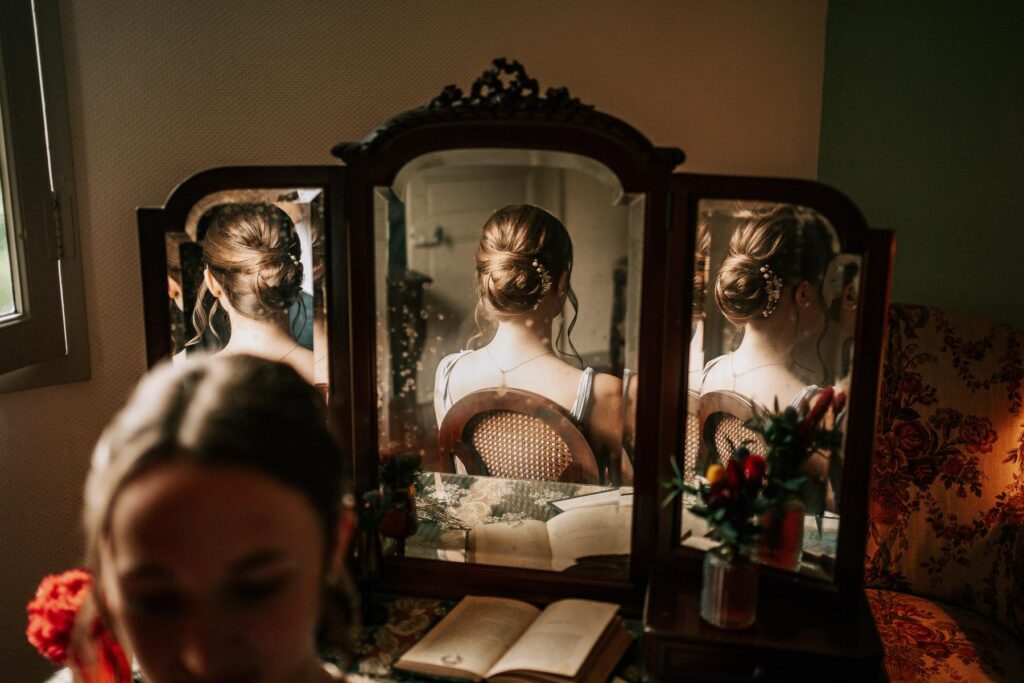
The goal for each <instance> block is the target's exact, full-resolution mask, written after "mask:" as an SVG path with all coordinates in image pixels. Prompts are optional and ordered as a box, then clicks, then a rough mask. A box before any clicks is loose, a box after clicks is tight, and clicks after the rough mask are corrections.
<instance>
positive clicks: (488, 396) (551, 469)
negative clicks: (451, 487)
mask: <svg viewBox="0 0 1024 683" xmlns="http://www.w3.org/2000/svg"><path fill="white" fill-rule="evenodd" d="M437 442H438V450H439V453H440V456H441V461H442V463H443V464H444V465H446V466H447V467H450V470H449V471H452V472H454V471H455V460H454V459H455V458H456V457H458V458H459V460H461V461H462V463H463V465H465V467H466V471H467V472H468V473H469V474H473V475H484V476H494V477H505V478H509V479H540V480H547V481H563V482H586V483H597V482H599V481H600V480H601V476H600V468H599V467H598V464H597V460H596V458H595V457H594V451H593V450H592V449H591V447H590V444H589V443H588V442H587V439H586V437H585V436H584V435H583V432H581V431H580V429H579V427H577V426H576V423H575V422H573V420H572V418H571V417H570V416H569V412H568V411H567V410H565V409H564V408H563V407H562V406H560V405H558V404H557V403H554V402H553V401H550V400H548V399H547V398H545V397H543V396H540V395H539V394H534V393H531V392H529V391H522V390H518V389H504V390H502V391H497V390H493V389H488V390H484V391H474V392H473V393H471V394H469V395H467V396H464V397H463V398H461V399H459V400H458V401H457V402H456V403H455V405H453V406H452V407H451V409H450V410H449V411H448V412H447V414H445V416H444V419H443V420H442V421H441V427H440V429H439V431H438V435H437Z"/></svg>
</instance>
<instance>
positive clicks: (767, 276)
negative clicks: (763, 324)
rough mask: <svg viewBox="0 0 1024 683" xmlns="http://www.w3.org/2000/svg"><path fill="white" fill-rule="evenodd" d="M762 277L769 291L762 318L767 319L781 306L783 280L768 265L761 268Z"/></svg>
mask: <svg viewBox="0 0 1024 683" xmlns="http://www.w3.org/2000/svg"><path fill="white" fill-rule="evenodd" d="M761 276H762V277H764V280H765V283H764V285H765V288H766V289H767V290H768V303H766V304H765V305H764V310H763V311H761V316H762V317H764V318H767V317H768V316H770V315H771V314H772V313H774V312H775V307H776V306H778V305H779V299H780V298H781V297H782V278H781V277H779V276H778V275H776V274H775V272H774V271H773V270H772V268H771V266H769V265H768V264H767V263H766V264H765V265H763V266H761Z"/></svg>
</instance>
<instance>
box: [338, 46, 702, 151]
mask: <svg viewBox="0 0 1024 683" xmlns="http://www.w3.org/2000/svg"><path fill="white" fill-rule="evenodd" d="M483 121H494V122H501V121H508V122H510V123H511V122H514V123H522V124H527V125H529V124H530V123H539V122H546V123H563V124H567V125H579V126H587V127H589V128H592V129H598V130H601V131H602V132H604V133H605V134H607V135H610V136H611V137H613V138H616V139H617V140H618V141H619V142H620V143H624V144H626V145H627V146H629V147H631V148H632V149H633V150H634V151H635V152H637V153H639V154H640V155H641V156H643V157H646V158H648V159H649V160H650V161H651V162H653V163H654V164H656V165H659V166H660V165H664V166H668V167H669V168H673V167H675V166H676V165H678V164H680V163H682V161H683V159H684V158H685V157H684V155H683V152H682V150H680V149H676V148H661V147H654V145H652V144H651V142H650V141H649V140H648V139H647V138H646V137H644V136H643V135H642V134H641V133H640V132H639V131H637V130H636V129H635V128H633V127H632V126H630V125H629V124H627V123H625V122H624V121H621V120H619V119H617V118H615V117H613V116H609V115H608V114H604V113H601V112H599V111H596V110H595V109H594V106H593V105H590V104H583V103H582V102H580V100H579V98H576V97H572V96H571V95H570V94H569V89H568V88H565V87H561V88H548V89H547V90H546V91H545V92H544V93H543V94H541V89H540V86H539V85H538V84H537V80H536V79H534V78H531V77H530V76H529V74H527V73H526V69H525V67H523V65H522V64H520V63H519V62H518V61H511V60H508V59H506V58H504V57H499V58H497V59H495V60H494V61H493V62H492V63H491V66H490V67H488V68H487V69H486V70H485V71H484V72H483V73H482V74H481V75H480V77H479V78H477V79H476V80H475V81H474V82H473V85H472V87H471V88H470V91H469V94H468V95H467V94H465V92H464V91H463V90H462V89H461V88H459V87H458V86H456V85H454V84H451V85H447V86H445V87H444V88H443V89H442V90H441V92H440V94H438V95H437V97H435V98H434V99H432V100H431V101H430V102H429V103H427V104H426V105H424V106H422V107H417V108H416V109H411V110H409V111H407V112H403V113H402V114H399V115H398V116H395V117H393V118H391V119H389V120H388V121H386V122H385V123H384V124H383V125H381V126H380V127H378V128H377V129H376V130H374V131H373V132H372V133H370V135H368V136H367V137H366V138H364V139H363V140H361V141H360V142H344V143H339V144H338V145H335V146H334V148H333V149H332V150H331V153H332V154H334V155H335V156H337V157H340V158H341V159H343V160H344V161H346V162H348V163H351V162H353V161H356V160H359V159H365V158H366V157H367V156H368V155H370V154H371V153H372V151H373V150H374V149H375V148H376V147H378V146H379V145H381V144H382V143H383V140H385V139H388V138H390V137H392V136H395V135H400V134H401V133H403V132H405V131H406V130H408V129H410V128H413V127H415V126H422V125H428V124H434V123H472V122H483Z"/></svg>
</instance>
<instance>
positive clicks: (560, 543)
mask: <svg viewBox="0 0 1024 683" xmlns="http://www.w3.org/2000/svg"><path fill="white" fill-rule="evenodd" d="M632 523H633V508H632V507H625V506H621V505H618V504H613V505H599V506H596V507H580V508H575V509H572V510H566V511H565V512H563V513H561V514H559V515H555V516H554V517H552V518H551V519H550V520H548V521H547V522H539V521H537V520H534V519H527V520H523V521H518V522H498V523H495V524H482V525H479V526H476V527H473V529H472V530H471V531H470V532H469V560H470V561H471V562H478V563H480V564H500V565H504V566H506V567H524V568H527V569H548V570H550V569H554V570H555V571H563V570H565V569H568V568H569V567H571V566H572V565H574V564H576V563H577V560H579V558H582V557H590V556H594V555H603V556H607V555H621V556H628V555H629V534H630V528H631V525H632Z"/></svg>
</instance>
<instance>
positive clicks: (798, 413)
mask: <svg viewBox="0 0 1024 683" xmlns="http://www.w3.org/2000/svg"><path fill="white" fill-rule="evenodd" d="M844 401H845V396H844V395H843V394H842V393H839V394H836V393H835V392H834V390H833V389H832V387H828V388H826V389H825V390H824V391H822V392H820V393H819V394H818V395H817V396H815V397H814V399H813V401H812V403H811V407H810V408H808V407H807V406H802V407H801V408H796V407H793V406H788V407H787V408H786V409H785V410H782V411H780V410H779V406H778V404H776V406H775V410H774V412H764V411H762V410H761V409H760V408H758V407H757V405H756V404H755V405H754V418H753V419H752V420H751V421H750V422H748V423H747V427H749V428H750V429H752V430H753V431H755V432H757V433H758V434H759V435H760V436H761V438H762V439H763V441H764V455H765V460H766V461H767V465H768V467H767V471H766V482H765V487H764V494H763V496H764V498H765V501H766V507H767V509H766V511H765V512H764V513H763V514H762V515H761V519H760V523H761V535H760V538H759V539H758V546H757V561H758V562H760V563H761V564H766V565H768V566H770V567H778V568H779V569H786V570H789V571H797V570H798V569H799V568H800V558H801V556H802V555H803V547H804V515H805V513H806V512H807V511H808V508H809V507H810V509H811V510H812V511H813V512H814V514H815V517H816V518H817V519H818V521H819V524H820V523H821V519H822V516H823V514H824V507H825V504H826V501H827V500H829V499H830V498H831V495H830V492H831V491H832V490H833V489H832V486H831V485H830V483H829V481H828V479H827V474H828V472H830V471H832V470H833V469H834V467H831V466H830V463H831V462H832V459H833V458H835V459H838V458H839V457H840V455H839V448H840V447H841V445H842V439H843V435H842V433H841V432H840V431H839V430H838V429H835V427H834V424H835V415H836V413H838V409H839V408H841V405H842V403H843V402H844ZM830 414H831V417H832V419H831V420H829V421H828V422H829V426H823V425H825V424H826V417H828V416H829V415H830ZM812 458H822V459H823V460H824V464H823V465H822V466H821V467H818V468H817V471H818V472H820V475H819V477H818V478H817V480H815V479H814V478H813V476H812V475H809V474H808V471H809V470H811V471H814V470H813V469H812V468H810V467H809V465H810V460H811V459H812Z"/></svg>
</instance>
